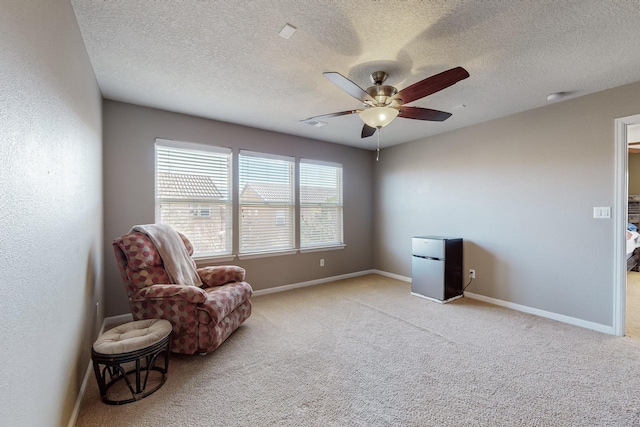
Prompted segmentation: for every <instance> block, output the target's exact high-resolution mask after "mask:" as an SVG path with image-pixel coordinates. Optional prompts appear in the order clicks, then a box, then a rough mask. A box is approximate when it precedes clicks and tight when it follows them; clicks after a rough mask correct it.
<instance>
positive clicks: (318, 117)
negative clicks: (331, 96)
mask: <svg viewBox="0 0 640 427" xmlns="http://www.w3.org/2000/svg"><path fill="white" fill-rule="evenodd" d="M357 112H358V110H347V111H340V112H339V113H329V114H322V115H320V116H313V117H307V118H306V119H303V120H300V121H301V122H308V121H310V120H323V119H330V118H331V117H339V116H346V115H347V114H353V113H357Z"/></svg>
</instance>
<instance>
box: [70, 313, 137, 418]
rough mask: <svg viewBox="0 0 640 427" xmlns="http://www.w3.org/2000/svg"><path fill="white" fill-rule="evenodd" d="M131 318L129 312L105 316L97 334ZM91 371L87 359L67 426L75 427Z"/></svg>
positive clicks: (91, 364) (90, 364) (90, 362)
mask: <svg viewBox="0 0 640 427" xmlns="http://www.w3.org/2000/svg"><path fill="white" fill-rule="evenodd" d="M132 320H133V316H132V315H131V313H129V314H121V315H119V316H112V317H105V319H104V320H103V321H102V326H101V327H100V332H98V336H100V335H102V333H103V332H104V330H105V328H106V327H107V326H110V325H113V324H114V323H124V322H130V321H132ZM92 373H93V362H92V361H91V359H89V366H87V371H86V372H85V374H84V378H83V379H82V385H81V386H80V390H79V391H78V397H77V398H76V403H75V405H73V411H72V412H71V416H70V417H69V423H68V424H67V426H68V427H75V425H76V422H77V421H78V414H79V413H80V405H81V404H82V398H83V397H84V393H85V391H86V390H87V384H88V382H89V378H91V374H92Z"/></svg>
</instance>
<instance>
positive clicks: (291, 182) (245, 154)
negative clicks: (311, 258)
mask: <svg viewBox="0 0 640 427" xmlns="http://www.w3.org/2000/svg"><path fill="white" fill-rule="evenodd" d="M249 159H260V160H257V161H258V162H269V161H270V160H273V161H277V162H285V165H286V166H287V167H288V171H287V177H285V176H277V175H275V174H273V175H272V174H271V173H267V172H265V175H264V176H262V178H263V179H274V180H286V181H287V188H286V192H287V193H288V199H287V200H285V199H281V200H278V196H275V197H272V198H269V199H268V200H265V201H259V200H247V199H244V200H243V194H244V192H245V190H246V189H249V188H251V189H253V190H254V191H255V192H256V194H258V195H260V193H263V194H262V196H266V193H267V191H265V190H268V188H267V187H268V186H269V185H275V186H277V185H279V184H278V183H274V182H271V183H268V182H254V183H253V187H247V185H249V184H250V182H246V181H247V180H248V179H249V175H250V174H251V173H252V172H251V171H248V172H247V174H246V175H245V171H244V169H243V167H245V165H244V163H243V162H245V161H247V162H251V160H249ZM295 169H296V159H295V157H292V156H283V155H277V154H270V153H262V152H256V151H250V150H240V151H239V153H238V188H237V189H236V195H237V200H238V213H237V216H236V218H237V221H238V222H237V229H238V247H237V251H236V253H237V255H238V257H239V258H240V259H249V258H257V257H264V256H276V255H289V254H295V253H297V251H298V248H297V245H296V227H297V224H296V222H297V221H296V209H297V208H296V206H297V203H296V193H295V188H296V171H295ZM255 170H256V171H257V168H256V169H255ZM258 178H260V176H259V174H256V177H255V179H258ZM260 187H262V191H261V188H260ZM267 197H268V196H267ZM260 212H265V213H270V212H273V214H274V215H273V220H274V225H273V227H272V228H271V229H270V230H269V229H268V228H265V230H267V231H266V232H265V236H262V237H263V238H264V237H266V234H267V233H269V232H272V233H274V234H277V231H276V230H277V229H278V228H280V227H284V228H287V230H286V233H280V234H281V235H282V236H286V239H288V240H287V241H288V243H286V244H285V245H278V246H275V247H272V248H269V247H268V246H259V245H258V246H256V247H250V246H249V244H248V243H245V241H244V238H245V236H247V235H248V233H247V231H246V227H247V224H246V222H245V219H246V217H245V216H244V214H245V213H251V214H252V216H256V217H257V216H258V215H259V213H260ZM287 212H288V213H289V218H290V219H289V223H290V224H287V221H286V213H287ZM282 214H284V220H283V218H282ZM283 222H284V224H282V223H283ZM258 226H259V227H261V226H262V225H258ZM258 237H259V238H260V236H259V235H258Z"/></svg>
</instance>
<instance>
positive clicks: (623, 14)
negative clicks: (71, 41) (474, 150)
mask: <svg viewBox="0 0 640 427" xmlns="http://www.w3.org/2000/svg"><path fill="white" fill-rule="evenodd" d="M72 4H73V7H74V10H75V12H76V15H77V18H78V22H79V25H80V28H81V31H82V34H83V37H84V40H85V43H86V46H87V51H88V53H89V57H90V58H91V62H92V63H93V66H94V69H95V73H96V76H97V79H98V82H99V85H100V88H101V90H102V93H103V96H104V97H105V98H108V99H113V100H118V101H124V102H129V103H133V104H139V105H144V106H150V107H155V108H160V109H164V110H169V111H176V112H180V113H185V114H191V115H195V116H201V117H206V118H211V119H215V120H221V121H225V122H231V123H237V124H241V125H246V126H252V127H256V128H261V129H267V130H273V131H278V132H283V133H288V134H293V135H300V136H305V137H309V138H315V139H320V140H325V141H330V142H335V143H339V144H347V145H352V146H356V147H363V148H370V149H373V148H375V144H376V137H375V136H373V137H370V138H366V139H361V138H360V131H361V129H362V121H361V120H360V118H359V117H358V116H357V115H347V116H341V117H335V118H332V119H327V120H325V121H326V122H328V125H327V126H324V127H321V128H317V127H313V126H310V125H307V124H305V123H301V122H300V120H301V119H304V118H307V117H310V116H315V115H320V114H326V113H332V112H337V111H344V110H351V109H356V108H359V107H360V103H359V102H358V101H357V100H356V99H354V98H352V97H350V96H349V95H347V94H346V93H344V92H342V91H341V90H340V89H338V88H337V87H336V86H334V85H333V84H332V83H331V82H330V81H329V80H327V79H326V78H324V77H323V76H322V73H323V72H325V71H337V72H339V73H341V74H343V75H344V76H346V77H348V78H349V79H351V80H352V81H354V82H355V83H357V84H358V85H359V86H361V87H362V88H366V87H368V86H370V81H369V78H368V76H369V74H370V73H371V72H373V71H378V70H383V71H387V72H388V73H389V74H390V76H389V79H388V80H387V82H386V83H387V84H390V85H393V86H396V87H397V88H398V89H403V88H405V87H407V86H408V85H410V84H412V83H415V82H417V81H419V80H422V79H424V78H426V77H429V76H431V75H433V74H436V73H439V72H441V71H444V70H447V69H450V68H453V67H456V66H462V67H464V68H465V69H467V71H469V73H470V75H471V76H470V77H469V78H468V79H466V80H463V81H461V82H459V83H457V84H456V85H454V86H452V87H449V88H447V89H444V90H443V91H441V92H438V93H436V94H433V95H430V96H428V97H426V98H423V99H421V100H418V101H415V102H413V103H411V105H414V106H419V107H425V108H433V109H438V110H443V111H448V112H452V113H453V116H452V117H451V118H450V119H449V120H447V121H445V122H442V123H434V122H424V121H417V120H410V119H403V118H397V119H396V120H394V122H393V123H391V124H390V125H389V126H387V127H385V128H383V129H382V133H381V146H382V147H385V146H390V145H394V144H400V143H403V142H407V141H412V140H416V139H419V138H422V137H426V136H430V135H434V134H437V133H442V132H446V131H450V130H453V129H457V128H460V127H464V126H468V125H471V124H474V123H479V122H483V121H486V120H490V119H494V118H497V117H502V116H506V115H509V114H513V113H516V112H519V111H524V110H529V109H532V108H536V107H540V106H543V105H546V104H548V102H547V100H546V97H547V95H548V94H550V93H552V92H559V91H562V92H568V96H567V98H572V97H577V96H582V95H585V94H588V93H592V92H597V91H600V90H604V89H608V88H612V87H616V86H620V85H623V84H626V83H631V82H635V81H640V50H639V48H638V41H639V40H640V25H639V23H640V0H616V1H608V0H578V1H572V0H556V1H552V0H535V1H534V0H521V1H516V0H512V1H508V0H482V1H458V0H424V1H422V0H415V1H414V0H405V1H402V0H397V1H391V0H308V1H301V0H236V1H232V0H138V1H131V0H72ZM286 23H289V24H291V25H293V26H295V27H297V29H298V30H297V31H296V32H295V34H293V36H292V37H291V38H290V39H288V40H287V39H284V38H282V37H280V36H279V35H278V32H279V31H280V30H281V29H282V27H283V26H284V25H285V24H286ZM460 105H464V106H465V107H457V106H460ZM454 107H457V108H454ZM638 110H640V102H639V105H638Z"/></svg>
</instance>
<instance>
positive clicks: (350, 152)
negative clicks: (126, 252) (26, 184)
mask: <svg viewBox="0 0 640 427" xmlns="http://www.w3.org/2000/svg"><path fill="white" fill-rule="evenodd" d="M103 109H104V116H103V117H104V179H105V185H104V192H105V199H104V203H105V211H104V215H105V226H104V230H105V239H104V240H105V243H104V250H105V252H104V254H105V282H106V289H107V291H106V302H107V309H106V314H107V316H114V315H119V314H124V313H128V312H129V307H128V303H127V298H126V294H125V292H124V287H123V285H122V279H121V277H120V273H119V272H118V268H117V265H116V262H115V257H114V254H113V250H112V248H111V242H112V241H113V240H114V239H115V238H117V237H118V236H121V235H122V234H125V233H127V232H128V231H129V229H130V228H131V227H132V226H133V225H136V224H145V223H152V222H154V143H155V138H156V137H159V138H165V139H174V140H181V141H188V142H197V143H204V144H211V145H217V146H222V147H230V148H232V149H233V150H234V153H237V152H238V150H239V149H247V150H252V151H259V152H266V153H274V154H281V155H289V156H295V157H307V158H313V159H319V160H326V161H333V162H339V163H342V165H343V176H344V200H345V203H344V240H345V243H346V245H347V246H346V248H345V249H343V250H334V251H325V252H313V253H306V254H296V255H291V256H280V257H268V258H258V259H248V260H235V261H233V262H230V263H232V264H235V265H240V266H242V267H244V268H246V269H247V281H248V282H249V283H251V285H252V286H253V288H254V289H255V290H260V289H266V288H270V287H276V286H283V285H288V284H295V283H301V282H305V281H309V280H315V279H320V278H323V277H330V276H336V275H341V274H348V273H353V272H359V271H363V270H368V269H371V268H373V249H372V247H371V241H372V233H373V229H372V227H373V190H372V187H371V183H372V182H373V170H372V169H373V163H374V160H373V154H372V152H371V151H367V150H361V149H357V148H351V147H346V146H342V145H337V144H330V143H326V142H320V141H315V140H310V139H305V138H300V137H294V136H290V135H284V134H280V133H275V132H268V131H263V130H258V129H253V128H248V127H244V126H237V125H233V124H229V123H222V122H216V121H213V120H207V119H202V118H197V117H192V116H186V115H181V114H177V113H171V112H167V111H161V110H156V109H152V108H145V107H140V106H135V105H131V104H125V103H121V102H115V101H109V100H106V101H104V104H103ZM234 234H237V228H236V229H235V230H234ZM321 258H324V260H325V267H322V268H321V267H320V266H319V264H320V262H319V261H320V259H321Z"/></svg>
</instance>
